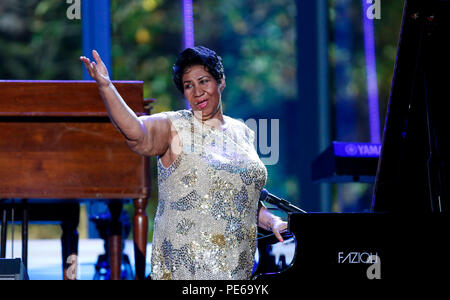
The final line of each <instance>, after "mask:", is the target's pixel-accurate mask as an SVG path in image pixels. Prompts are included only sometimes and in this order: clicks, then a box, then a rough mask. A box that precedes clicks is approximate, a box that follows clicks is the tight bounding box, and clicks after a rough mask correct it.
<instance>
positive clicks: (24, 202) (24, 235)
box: [22, 199, 28, 270]
mask: <svg viewBox="0 0 450 300" xmlns="http://www.w3.org/2000/svg"><path fill="white" fill-rule="evenodd" d="M22 261H23V265H24V267H25V270H27V269H28V201H27V199H22Z"/></svg>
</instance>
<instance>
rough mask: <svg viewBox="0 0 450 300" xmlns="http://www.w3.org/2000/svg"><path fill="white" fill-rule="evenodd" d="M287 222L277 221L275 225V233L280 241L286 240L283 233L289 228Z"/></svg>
mask: <svg viewBox="0 0 450 300" xmlns="http://www.w3.org/2000/svg"><path fill="white" fill-rule="evenodd" d="M287 226H288V224H287V222H283V221H281V222H277V224H276V225H275V226H274V227H273V233H274V235H275V237H276V238H277V239H278V240H279V241H280V242H282V243H283V242H284V239H283V237H282V236H281V233H283V232H285V231H286V230H287Z"/></svg>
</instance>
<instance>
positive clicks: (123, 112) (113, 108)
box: [99, 83, 145, 143]
mask: <svg viewBox="0 0 450 300" xmlns="http://www.w3.org/2000/svg"><path fill="white" fill-rule="evenodd" d="M99 91H100V95H101V96H102V98H103V101H104V103H105V106H106V109H107V111H108V115H109V118H110V119H111V122H112V123H113V124H114V126H115V127H116V128H117V129H118V130H119V131H120V132H121V133H122V134H123V136H124V137H125V138H126V139H127V141H129V142H136V143H137V142H139V141H142V140H143V138H144V136H145V126H144V124H143V122H142V121H141V120H140V119H139V118H138V117H137V116H136V114H135V113H134V112H133V110H132V109H131V108H130V107H129V106H128V105H127V104H126V103H125V101H124V100H123V99H122V97H121V96H120V94H119V92H118V91H117V90H116V88H115V86H114V85H113V84H112V83H111V84H110V85H109V86H106V87H99Z"/></svg>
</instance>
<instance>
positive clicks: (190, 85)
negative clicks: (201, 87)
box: [184, 84, 192, 90]
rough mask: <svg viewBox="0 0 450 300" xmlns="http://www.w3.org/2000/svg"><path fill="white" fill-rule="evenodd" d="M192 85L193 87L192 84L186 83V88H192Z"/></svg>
mask: <svg viewBox="0 0 450 300" xmlns="http://www.w3.org/2000/svg"><path fill="white" fill-rule="evenodd" d="M191 87H192V84H185V85H184V89H185V90H187V89H190V88H191Z"/></svg>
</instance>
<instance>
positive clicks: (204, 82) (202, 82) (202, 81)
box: [200, 79, 209, 84]
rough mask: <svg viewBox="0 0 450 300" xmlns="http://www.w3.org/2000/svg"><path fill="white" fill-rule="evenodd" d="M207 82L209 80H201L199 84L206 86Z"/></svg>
mask: <svg viewBox="0 0 450 300" xmlns="http://www.w3.org/2000/svg"><path fill="white" fill-rule="evenodd" d="M208 82H209V79H202V80H200V83H201V84H207V83H208Z"/></svg>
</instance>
